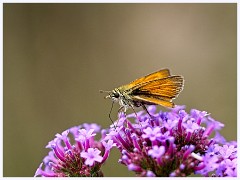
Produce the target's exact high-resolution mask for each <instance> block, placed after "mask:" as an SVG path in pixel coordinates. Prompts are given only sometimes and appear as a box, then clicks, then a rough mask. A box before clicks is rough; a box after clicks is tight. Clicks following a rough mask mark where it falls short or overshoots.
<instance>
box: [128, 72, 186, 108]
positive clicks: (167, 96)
mask: <svg viewBox="0 0 240 180" xmlns="http://www.w3.org/2000/svg"><path fill="white" fill-rule="evenodd" d="M183 81H184V80H183V77H182V76H169V77H165V78H162V79H155V80H153V81H149V82H148V83H146V84H143V85H140V86H139V87H137V88H135V89H134V90H133V91H132V92H131V97H132V99H133V101H135V102H137V101H141V102H142V103H145V104H149V103H152V104H159V105H162V106H166V107H173V106H174V104H173V103H172V99H174V98H176V97H177V96H178V94H179V93H180V92H181V91H182V89H183V83H184V82H183Z"/></svg>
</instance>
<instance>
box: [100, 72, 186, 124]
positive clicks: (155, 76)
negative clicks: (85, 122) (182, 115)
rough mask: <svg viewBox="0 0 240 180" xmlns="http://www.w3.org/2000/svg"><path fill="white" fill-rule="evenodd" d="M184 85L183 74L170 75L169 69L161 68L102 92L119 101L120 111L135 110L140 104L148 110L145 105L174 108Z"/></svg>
mask: <svg viewBox="0 0 240 180" xmlns="http://www.w3.org/2000/svg"><path fill="white" fill-rule="evenodd" d="M183 87H184V78H183V77H182V76H179V75H170V70H169V69H161V70H159V71H157V72H154V73H151V74H149V75H146V76H144V77H141V78H139V79H136V80H134V81H132V82H130V83H129V84H126V85H123V86H120V87H118V88H115V89H113V90H112V91H100V92H107V93H108V95H107V96H106V97H105V98H109V99H111V100H112V101H113V102H118V103H119V105H120V108H119V110H118V112H120V111H123V112H124V113H126V111H127V109H129V108H132V109H133V110H134V107H140V106H142V107H143V108H144V109H145V110H147V109H146V107H145V105H161V106H163V107H169V108H173V107H174V103H173V102H172V100H173V99H175V98H176V97H177V96H178V95H179V93H180V92H181V91H182V90H183ZM134 112H135V111H134ZM135 114H136V113H135ZM109 117H110V115H109ZM110 119H111V118H110Z"/></svg>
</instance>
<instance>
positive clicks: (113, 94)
mask: <svg viewBox="0 0 240 180" xmlns="http://www.w3.org/2000/svg"><path fill="white" fill-rule="evenodd" d="M100 92H106V93H108V95H107V96H105V97H104V98H105V99H111V100H112V101H114V102H118V101H119V98H120V93H119V92H118V91H117V90H116V89H115V90H112V91H100Z"/></svg>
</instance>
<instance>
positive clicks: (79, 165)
mask: <svg viewBox="0 0 240 180" xmlns="http://www.w3.org/2000/svg"><path fill="white" fill-rule="evenodd" d="M83 127H84V128H82V126H76V127H72V128H70V129H68V130H66V131H64V132H63V133H62V134H56V138H55V139H54V140H52V141H50V142H49V143H48V145H47V146H46V147H47V148H50V149H51V151H50V152H49V154H48V156H46V157H45V158H44V160H43V163H41V164H40V166H39V168H38V169H37V171H36V173H35V176H44V177H101V176H103V173H102V171H101V165H102V164H103V163H104V162H105V161H106V160H107V158H108V156H109V152H110V149H111V148H112V147H113V146H115V144H114V143H113V141H112V140H106V141H104V140H103V138H105V135H106V130H102V131H101V134H102V137H101V139H100V140H99V141H96V140H95V139H94V137H95V136H96V133H99V132H100V126H98V125H97V124H86V123H84V124H83ZM71 142H72V143H71Z"/></svg>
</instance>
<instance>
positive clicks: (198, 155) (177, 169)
mask: <svg viewBox="0 0 240 180" xmlns="http://www.w3.org/2000/svg"><path fill="white" fill-rule="evenodd" d="M184 108H185V107H184V106H177V107H176V108H174V109H172V110H171V111H170V112H161V111H160V112H156V106H149V107H148V111H149V113H150V114H151V117H150V115H149V114H147V113H145V112H144V111H140V112H138V113H137V115H135V114H130V115H127V118H126V117H125V116H123V115H120V117H119V120H118V122H116V123H115V125H114V126H113V125H112V126H111V129H110V132H109V134H107V136H106V138H105V139H112V140H113V142H114V143H116V145H117V148H118V149H119V150H120V152H121V158H120V160H119V162H120V163H122V164H123V165H125V166H127V167H128V169H129V170H130V171H134V172H135V173H136V175H137V176H158V177H159V176H164V177H167V176H170V177H176V176H188V175H190V174H192V173H198V174H202V175H204V176H236V171H237V168H236V162H237V161H236V152H237V148H236V143H234V142H232V143H229V145H223V146H220V144H223V143H225V144H226V141H225V139H224V138H223V137H222V136H221V135H220V134H219V130H221V128H222V127H223V126H224V125H223V124H222V123H220V122H218V121H215V120H214V119H212V118H211V117H210V116H209V114H207V112H205V111H198V110H195V109H193V110H191V112H190V114H188V113H186V111H185V110H184ZM131 118H133V119H134V120H135V123H132V122H131V121H130V120H129V119H131ZM115 126H117V128H116V129H114V128H113V127H115ZM210 135H215V136H214V137H213V138H210ZM209 173H212V174H209Z"/></svg>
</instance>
